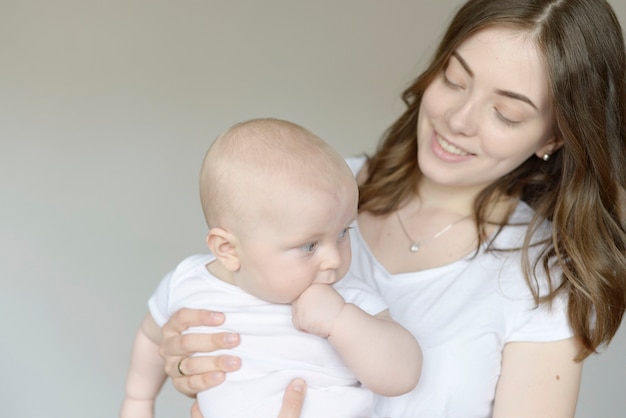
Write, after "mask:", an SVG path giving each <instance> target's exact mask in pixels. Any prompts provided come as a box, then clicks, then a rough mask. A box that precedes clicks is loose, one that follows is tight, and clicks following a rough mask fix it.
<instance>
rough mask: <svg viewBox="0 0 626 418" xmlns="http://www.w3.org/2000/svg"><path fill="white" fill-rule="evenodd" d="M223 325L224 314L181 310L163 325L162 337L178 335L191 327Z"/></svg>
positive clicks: (187, 309)
mask: <svg viewBox="0 0 626 418" xmlns="http://www.w3.org/2000/svg"><path fill="white" fill-rule="evenodd" d="M223 323H224V314H223V313H221V312H213V311H207V310H204V309H189V308H182V309H180V310H178V311H176V312H174V314H173V315H172V316H171V317H170V319H169V320H168V321H167V322H166V323H165V325H163V334H164V335H180V334H182V332H183V331H185V330H186V329H187V328H189V327H192V326H200V325H206V326H208V327H214V326H216V325H222V324H223Z"/></svg>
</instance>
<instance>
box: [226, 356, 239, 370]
mask: <svg viewBox="0 0 626 418" xmlns="http://www.w3.org/2000/svg"><path fill="white" fill-rule="evenodd" d="M224 365H225V366H226V367H227V368H228V370H237V369H239V365H240V363H239V359H238V358H237V357H228V358H226V359H225V360H224Z"/></svg>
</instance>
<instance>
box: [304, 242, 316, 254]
mask: <svg viewBox="0 0 626 418" xmlns="http://www.w3.org/2000/svg"><path fill="white" fill-rule="evenodd" d="M300 249H301V250H302V251H304V252H305V253H312V252H313V251H315V250H316V249H317V242H309V243H307V244H304V245H302V246H301V247H300Z"/></svg>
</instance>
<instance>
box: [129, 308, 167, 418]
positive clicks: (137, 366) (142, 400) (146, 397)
mask: <svg viewBox="0 0 626 418" xmlns="http://www.w3.org/2000/svg"><path fill="white" fill-rule="evenodd" d="M161 338H162V337H161V328H160V327H159V326H158V325H157V324H156V322H154V319H152V316H151V315H150V314H148V315H146V317H145V318H144V320H143V322H142V323H141V327H140V328H139V330H138V331H137V336H136V337H135V343H134V344H133V351H132V355H131V360H130V368H129V370H128V377H127V378H126V393H125V396H124V401H123V402H122V407H121V410H120V418H152V417H154V401H155V400H156V396H157V394H158V393H159V390H161V386H163V382H165V378H166V374H165V368H164V364H165V362H164V360H163V359H162V358H161V356H160V355H159V345H160V344H161Z"/></svg>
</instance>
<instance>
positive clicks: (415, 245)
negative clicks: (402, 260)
mask: <svg viewBox="0 0 626 418" xmlns="http://www.w3.org/2000/svg"><path fill="white" fill-rule="evenodd" d="M409 250H410V251H411V252H412V253H416V252H418V251H419V250H420V243H419V242H414V243H413V244H411V246H410V247H409Z"/></svg>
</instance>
